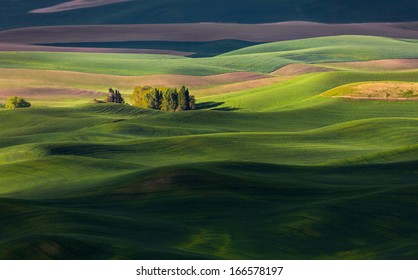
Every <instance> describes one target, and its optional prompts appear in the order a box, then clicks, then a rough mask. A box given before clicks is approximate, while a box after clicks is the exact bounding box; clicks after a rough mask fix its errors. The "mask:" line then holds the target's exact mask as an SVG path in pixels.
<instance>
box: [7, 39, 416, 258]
mask: <svg viewBox="0 0 418 280" xmlns="http://www.w3.org/2000/svg"><path fill="white" fill-rule="evenodd" d="M417 57H418V52H417V48H416V42H415V41H402V40H395V39H387V38H380V37H364V36H338V37H326V38H317V39H309V40H298V41H287V42H280V43H272V44H263V45H258V46H253V47H249V48H245V49H241V50H239V51H234V52H230V53H226V54H223V55H220V56H215V57H212V58H182V57H173V56H159V55H122V54H74V53H34V52H19V53H15V52H2V53H0V64H1V66H2V67H5V68H6V67H7V68H17V69H26V68H27V69H39V70H37V71H38V72H39V73H41V74H39V73H38V72H37V75H34V74H33V71H32V72H27V71H24V70H15V71H17V72H14V73H13V75H11V74H10V73H9V74H10V75H11V76H8V77H11V78H10V79H11V81H7V82H4V83H3V84H4V85H9V87H10V85H12V86H13V85H14V84H16V83H19V81H20V83H22V82H21V81H26V83H25V84H23V85H20V84H19V86H20V87H25V86H27V84H29V83H30V85H31V86H34V87H36V86H46V85H45V84H40V85H39V84H38V83H39V81H41V80H39V76H40V75H48V73H50V72H48V71H42V70H43V69H44V70H45V69H58V70H71V71H77V72H91V73H107V74H121V75H152V74H158V73H172V74H191V75H195V76H197V75H209V74H219V73H229V72H234V71H256V72H263V73H270V72H272V71H274V70H276V69H278V68H279V67H280V66H283V65H286V64H289V63H312V64H313V63H323V62H339V61H368V60H370V59H391V58H392V59H396V58H417ZM314 66H315V65H314ZM316 66H317V67H319V66H321V65H319V66H318V65H316ZM321 67H328V68H327V70H329V72H311V73H306V74H301V75H298V76H296V75H295V76H287V77H278V76H276V75H275V74H271V75H265V76H267V77H269V78H271V77H273V78H284V79H282V80H279V79H278V80H277V81H276V82H275V83H274V84H269V85H267V86H262V85H260V86H258V87H256V88H254V87H253V88H246V87H244V89H245V88H246V89H245V90H239V91H234V92H231V93H228V94H217V95H210V94H204V93H202V95H201V96H200V97H199V98H198V108H199V109H198V110H196V111H183V112H163V111H155V110H148V109H142V108H136V107H132V106H129V105H120V104H79V103H80V100H77V99H76V98H77V96H71V95H69V96H68V97H65V98H68V100H67V99H64V100H63V101H62V103H60V105H63V104H64V105H65V106H66V107H58V106H56V104H55V103H54V102H56V99H53V100H52V101H51V98H48V95H47V94H45V96H43V99H38V100H36V102H33V106H32V107H31V108H27V109H15V110H6V109H0V119H1V122H0V139H1V141H0V174H1V176H0V209H2V211H0V223H1V225H2V228H1V231H0V258H1V259H417V258H418V241H417V240H418V238H417V232H418V218H417V217H416V215H415V213H416V212H417V211H418V204H417V203H416V196H417V195H418V193H417V188H416V181H417V179H418V178H417V174H418V173H417V172H416V170H417V168H418V145H417V141H416V139H417V137H418V130H417V126H418V118H417V108H418V104H417V102H416V101H411V100H398V101H391V100H355V99H348V98H347V99H344V98H333V97H332V96H326V94H324V93H325V92H328V93H330V92H331V93H332V92H334V91H337V90H338V91H340V90H342V89H344V85H351V84H353V83H360V82H368V83H370V82H373V81H398V82H401V81H404V82H417V77H418V70H417V69H407V70H405V69H398V68H397V69H398V70H390V71H389V70H385V71H384V70H381V71H376V72H373V71H368V70H367V69H364V68H362V69H361V70H359V71H356V70H355V67H353V68H350V67H349V68H348V69H350V70H344V69H345V68H344V67H339V68H338V69H337V68H332V67H331V66H321ZM18 71H21V73H20V75H19V72H18ZM66 73H67V74H68V75H69V73H68V72H62V73H60V74H62V75H57V76H55V78H54V79H57V80H60V84H63V85H65V86H66V87H73V88H79V87H80V88H81V87H83V86H81V84H83V85H84V84H85V83H84V82H83V83H82V82H81V81H79V82H80V83H77V78H76V76H73V77H72V78H71V79H70V78H69V77H66V75H65V74H66ZM79 75H81V74H79ZM83 75H85V74H83ZM81 76H82V75H81ZM77 77H80V76H77ZM89 77H91V76H89ZM149 77H150V78H151V76H149ZM174 77H175V76H174ZM42 78H45V77H42ZM110 78H111V77H110V76H100V79H99V78H98V80H97V82H96V83H97V85H94V83H93V82H92V81H90V83H89V87H91V88H94V89H97V88H100V87H103V83H104V82H103V81H108V80H109V79H110ZM113 78H114V77H112V79H113ZM129 78H134V79H135V77H129ZM171 78H173V76H171ZM85 79H89V78H85ZM189 79H193V77H189ZM116 80H117V79H113V80H112V81H116ZM43 81H44V80H43ZM118 81H122V80H118ZM225 83H226V82H225ZM243 83H245V82H243ZM52 84H54V83H52ZM226 84H227V83H226ZM213 86H215V87H216V86H218V87H220V88H221V89H222V87H223V86H225V85H224V84H222V83H221V84H216V85H213ZM12 89H13V88H2V89H1V94H3V96H5V94H6V93H7V90H12ZM241 89H242V88H241ZM201 90H202V91H204V87H203V89H201ZM5 92H6V93H5ZM28 92H29V93H30V91H28ZM328 95H329V94H328ZM331 95H332V94H331ZM40 96H41V97H42V95H40ZM25 97H26V96H25ZM27 99H28V101H31V99H30V96H29V97H28V98H27ZM82 100H83V99H82ZM83 102H84V101H83Z"/></svg>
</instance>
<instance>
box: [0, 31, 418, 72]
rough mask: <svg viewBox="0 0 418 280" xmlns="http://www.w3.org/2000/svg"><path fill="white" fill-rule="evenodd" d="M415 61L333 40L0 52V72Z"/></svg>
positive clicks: (407, 54) (400, 47)
mask: <svg viewBox="0 0 418 280" xmlns="http://www.w3.org/2000/svg"><path fill="white" fill-rule="evenodd" d="M415 57H418V48H417V43H416V41H414V40H406V41H405V40H397V39H390V38H383V37H373V36H332V37H321V38H313V39H303V40H294V41H284V42H278V43H268V44H260V45H257V46H252V47H248V48H243V49H241V50H238V51H233V52H229V53H226V54H223V55H219V56H216V57H213V58H184V57H178V56H167V55H142V54H95V55H91V54H87V53H48V52H0V65H1V66H2V67H3V68H28V69H51V70H68V71H77V72H88V73H102V74H115V75H150V74H184V75H197V76H203V75H215V74H221V73H228V72H236V71H238V72H242V71H249V72H261V73H270V72H273V71H275V70H277V69H279V68H280V67H282V66H284V65H287V64H291V63H325V62H347V61H368V60H377V59H394V58H415Z"/></svg>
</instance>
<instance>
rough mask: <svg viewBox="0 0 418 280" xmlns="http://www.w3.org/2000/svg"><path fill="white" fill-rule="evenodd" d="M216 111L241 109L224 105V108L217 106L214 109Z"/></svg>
mask: <svg viewBox="0 0 418 280" xmlns="http://www.w3.org/2000/svg"><path fill="white" fill-rule="evenodd" d="M212 110H214V111H224V112H232V111H237V110H239V108H234V107H223V108H215V109H212Z"/></svg>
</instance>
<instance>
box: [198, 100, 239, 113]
mask: <svg viewBox="0 0 418 280" xmlns="http://www.w3.org/2000/svg"><path fill="white" fill-rule="evenodd" d="M224 103H225V102H202V103H198V104H196V110H202V109H212V110H214V111H236V110H239V108H233V107H223V108H216V107H219V106H221V105H223V104H224Z"/></svg>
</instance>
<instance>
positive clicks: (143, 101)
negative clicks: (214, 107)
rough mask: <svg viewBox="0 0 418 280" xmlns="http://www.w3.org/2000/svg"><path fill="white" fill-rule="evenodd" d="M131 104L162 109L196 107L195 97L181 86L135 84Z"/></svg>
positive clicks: (179, 109) (180, 109)
mask: <svg viewBox="0 0 418 280" xmlns="http://www.w3.org/2000/svg"><path fill="white" fill-rule="evenodd" d="M131 102H132V105H134V106H138V107H142V108H149V109H155V110H163V111H185V110H195V109H196V99H195V97H194V96H193V95H190V92H189V90H188V89H187V88H186V87H185V86H182V87H181V88H180V89H179V90H178V89H176V88H152V87H150V86H144V87H141V86H137V87H135V88H134V91H133V93H132V97H131Z"/></svg>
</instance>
